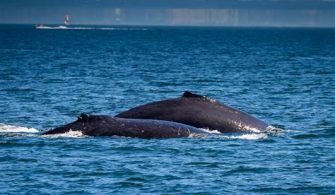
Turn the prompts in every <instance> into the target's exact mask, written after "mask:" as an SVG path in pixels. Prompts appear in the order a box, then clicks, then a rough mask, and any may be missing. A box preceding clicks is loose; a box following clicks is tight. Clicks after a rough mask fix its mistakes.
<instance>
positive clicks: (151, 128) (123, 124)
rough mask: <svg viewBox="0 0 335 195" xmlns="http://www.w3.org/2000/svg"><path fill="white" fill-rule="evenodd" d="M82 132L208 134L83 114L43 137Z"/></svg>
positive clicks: (161, 123) (162, 135) (171, 124)
mask: <svg viewBox="0 0 335 195" xmlns="http://www.w3.org/2000/svg"><path fill="white" fill-rule="evenodd" d="M70 131H80V132H82V133H83V134H84V135H89V136H121V137H136V138H147V139H150V138H178V137H189V136H192V135H194V136H198V135H205V134H207V132H206V131H203V130H201V129H198V128H195V127H192V126H189V125H184V124H180V123H176V122H170V121H161V120H143V119H123V118H116V117H111V116H105V115H91V116H89V115H87V114H81V115H80V117H78V119H77V120H76V121H74V122H72V123H69V124H67V125H64V126H61V127H58V128H55V129H52V130H49V131H46V132H44V133H43V135H52V134H62V133H67V132H70Z"/></svg>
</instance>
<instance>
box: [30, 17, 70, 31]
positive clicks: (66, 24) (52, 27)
mask: <svg viewBox="0 0 335 195" xmlns="http://www.w3.org/2000/svg"><path fill="white" fill-rule="evenodd" d="M69 25H70V16H69V15H65V18H64V25H60V26H45V25H44V24H37V25H36V29H67V28H68V26H69Z"/></svg>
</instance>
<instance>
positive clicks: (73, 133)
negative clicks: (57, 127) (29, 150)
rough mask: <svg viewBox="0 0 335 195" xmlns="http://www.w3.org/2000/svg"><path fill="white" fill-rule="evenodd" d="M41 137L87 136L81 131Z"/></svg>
mask: <svg viewBox="0 0 335 195" xmlns="http://www.w3.org/2000/svg"><path fill="white" fill-rule="evenodd" d="M42 136H43V137H49V138H60V137H65V138H84V137H87V135H84V134H83V133H82V132H81V131H72V130H70V131H68V132H66V133H59V134H50V135H42Z"/></svg>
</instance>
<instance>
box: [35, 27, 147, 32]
mask: <svg viewBox="0 0 335 195" xmlns="http://www.w3.org/2000/svg"><path fill="white" fill-rule="evenodd" d="M36 29H43V30H116V31H117V30H126V31H130V30H137V31H138V30H148V29H147V28H126V27H80V26H78V27H67V26H40V27H36Z"/></svg>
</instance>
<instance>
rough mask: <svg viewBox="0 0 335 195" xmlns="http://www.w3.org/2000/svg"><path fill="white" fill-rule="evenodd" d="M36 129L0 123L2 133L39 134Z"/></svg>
mask: <svg viewBox="0 0 335 195" xmlns="http://www.w3.org/2000/svg"><path fill="white" fill-rule="evenodd" d="M38 132H39V131H38V130H37V129H35V128H29V127H20V126H14V125H6V124H2V123H0V133H38Z"/></svg>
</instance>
